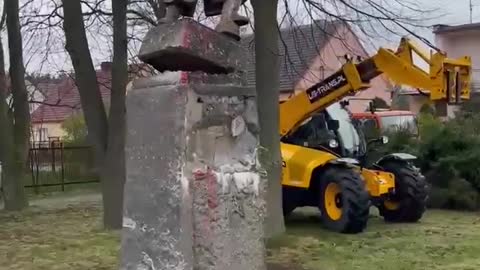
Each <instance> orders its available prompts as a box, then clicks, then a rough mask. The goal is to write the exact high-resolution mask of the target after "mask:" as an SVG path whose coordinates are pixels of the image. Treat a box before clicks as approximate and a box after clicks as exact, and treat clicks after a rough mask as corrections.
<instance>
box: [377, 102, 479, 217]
mask: <svg viewBox="0 0 480 270" xmlns="http://www.w3.org/2000/svg"><path fill="white" fill-rule="evenodd" d="M418 120H419V130H420V136H419V138H413V137H411V136H409V135H408V134H406V133H405V132H403V131H401V130H400V131H397V132H395V133H393V134H389V137H390V142H389V144H387V145H385V146H382V148H381V149H377V151H380V152H381V153H382V154H387V153H392V152H407V153H411V154H414V155H416V156H417V157H418V161H417V164H416V165H417V166H419V167H420V168H421V169H422V172H423V173H424V175H425V177H426V178H427V180H428V182H429V183H430V185H431V186H432V188H431V194H430V198H429V202H428V205H429V206H430V207H438V208H447V209H462V210H478V209H480V204H479V201H480V167H479V166H478V162H479V161H480V137H479V135H478V134H480V113H478V112H474V111H473V110H470V109H469V110H468V111H466V110H465V111H464V110H461V111H460V112H459V113H458V114H457V117H456V118H455V119H451V120H448V121H446V122H442V121H440V120H439V119H437V118H436V117H434V116H433V115H431V114H422V115H420V116H419V117H418Z"/></svg>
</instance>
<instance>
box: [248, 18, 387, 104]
mask: <svg viewBox="0 0 480 270" xmlns="http://www.w3.org/2000/svg"><path fill="white" fill-rule="evenodd" d="M280 37H281V38H280V40H279V51H280V57H281V59H280V89H279V90H280V100H285V99H287V98H288V97H290V96H291V95H294V94H296V93H298V92H300V91H302V90H304V89H307V88H308V87H310V86H312V85H313V84H315V83H317V82H319V81H321V80H323V79H324V78H326V77H328V76H329V75H330V74H332V73H334V72H335V71H337V70H338V69H339V68H341V67H342V65H343V64H344V63H345V55H350V56H355V57H356V56H360V57H362V58H366V57H368V54H367V52H366V50H365V49H364V47H363V46H362V44H361V42H360V40H359V38H358V37H357V35H356V34H355V33H354V32H353V30H352V28H351V27H350V26H349V25H348V24H347V23H345V22H342V21H325V20H320V21H314V23H313V24H311V25H300V26H295V27H291V28H285V29H281V30H280ZM243 40H244V41H243V42H244V43H245V44H246V45H247V46H248V48H249V50H250V51H251V52H252V54H251V59H252V60H251V65H250V69H249V70H248V81H249V84H250V85H252V86H254V85H255V65H254V62H255V61H254V53H253V52H254V43H253V42H252V40H253V35H248V36H245V37H244V38H243ZM371 86H372V87H371V88H369V89H368V90H366V91H362V92H359V93H358V94H357V95H356V96H355V97H347V98H346V99H350V106H349V109H350V110H351V111H353V112H363V111H365V110H366V109H367V107H368V104H369V102H370V99H373V98H375V97H379V98H381V99H383V100H385V101H386V102H387V104H390V102H391V93H390V92H388V91H387V89H389V88H390V87H391V86H390V83H389V81H388V80H386V79H385V78H384V77H383V76H379V77H377V78H375V79H373V80H372V81H371Z"/></svg>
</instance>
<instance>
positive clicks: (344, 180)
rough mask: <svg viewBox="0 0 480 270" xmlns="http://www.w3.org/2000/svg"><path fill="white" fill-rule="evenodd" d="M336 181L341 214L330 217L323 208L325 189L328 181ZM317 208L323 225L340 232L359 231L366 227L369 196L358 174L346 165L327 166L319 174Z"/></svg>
mask: <svg viewBox="0 0 480 270" xmlns="http://www.w3.org/2000/svg"><path fill="white" fill-rule="evenodd" d="M332 182H334V183H336V184H338V185H339V187H340V190H341V194H342V197H341V201H342V206H341V208H342V214H341V217H340V219H338V220H333V219H331V218H330V217H329V216H328V214H327V211H326V209H325V203H324V202H325V199H324V198H325V190H326V187H327V186H328V184H329V183H332ZM319 194H320V195H319V199H318V201H319V209H320V211H321V213H322V223H323V225H324V226H325V227H326V228H327V229H329V230H332V231H336V232H341V233H360V232H362V231H363V230H364V229H365V228H366V227H367V222H368V216H369V208H370V198H369V194H368V191H367V189H366V187H365V182H364V181H363V179H362V178H361V176H360V174H358V173H357V172H355V171H353V170H352V169H350V168H347V167H341V166H334V167H330V168H327V169H326V170H325V171H324V172H323V173H322V174H321V176H320V192H319Z"/></svg>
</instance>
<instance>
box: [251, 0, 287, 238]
mask: <svg viewBox="0 0 480 270" xmlns="http://www.w3.org/2000/svg"><path fill="white" fill-rule="evenodd" d="M277 5H278V0H252V6H253V12H254V24H255V36H254V37H255V77H256V89H257V103H258V104H257V105H258V115H259V123H260V127H261V131H260V146H261V151H260V163H261V165H262V166H263V167H264V169H265V170H266V172H267V180H268V184H267V194H266V200H267V219H266V224H265V226H266V228H267V229H266V230H265V231H266V232H268V235H267V236H273V235H276V234H278V233H282V232H283V231H284V230H285V227H284V222H283V211H282V187H281V157H280V143H279V142H280V137H279V132H278V128H279V103H278V97H279V70H280V67H279V53H278V39H279V32H278V30H277V28H278V24H277Z"/></svg>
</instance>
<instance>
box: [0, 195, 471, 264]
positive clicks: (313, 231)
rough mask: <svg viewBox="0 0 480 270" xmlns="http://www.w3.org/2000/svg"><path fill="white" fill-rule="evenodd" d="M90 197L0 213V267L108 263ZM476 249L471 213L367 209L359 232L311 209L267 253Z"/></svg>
mask: <svg viewBox="0 0 480 270" xmlns="http://www.w3.org/2000/svg"><path fill="white" fill-rule="evenodd" d="M95 199H98V197H88V200H86V201H82V200H81V199H80V200H72V199H70V200H68V202H67V203H69V204H70V205H68V204H67V205H65V204H66V203H62V201H63V200H61V199H58V198H55V200H52V204H49V203H48V201H46V200H48V199H43V200H44V201H42V202H40V203H38V204H35V206H33V207H31V209H29V210H27V211H24V212H21V213H5V212H0V243H1V245H0V269H26V270H27V269H28V270H37V269H39V270H41V269H48V270H56V269H62V270H63V269H68V270H77V269H78V270H80V269H81V270H84V269H116V265H117V255H118V250H119V233H115V232H105V231H103V230H101V210H100V206H99V204H98V201H97V202H96V201H95ZM479 254H480V215H478V214H472V213H460V212H448V211H438V210H431V211H429V212H428V214H427V215H426V216H425V218H424V219H423V220H422V222H421V223H418V224H385V223H384V222H383V221H382V220H381V219H380V218H378V217H375V216H373V217H372V218H371V220H370V224H369V227H368V229H367V231H366V232H364V233H362V234H358V235H341V234H336V233H331V232H328V231H325V230H323V229H322V228H321V227H320V225H319V220H318V218H317V217H316V212H315V211H299V212H298V213H296V214H294V216H293V217H292V218H291V219H289V220H288V223H287V233H286V234H285V235H284V236H282V237H280V238H278V239H275V240H273V241H271V242H270V243H269V252H268V260H269V262H275V264H276V265H289V266H291V265H297V267H296V268H291V269H292V270H299V269H304V270H317V269H318V270H343V269H345V270H349V269H360V270H364V269H365V270H366V269H368V270H371V269H389V270H400V269H408V270H414V269H419V270H420V269H421V270H423V269H449V270H450V269H462V270H463V269H465V270H466V269H472V270H474V269H480V256H479ZM287 269H290V268H285V270H287ZM246 270H248V269H246ZM282 270H283V268H282Z"/></svg>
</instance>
